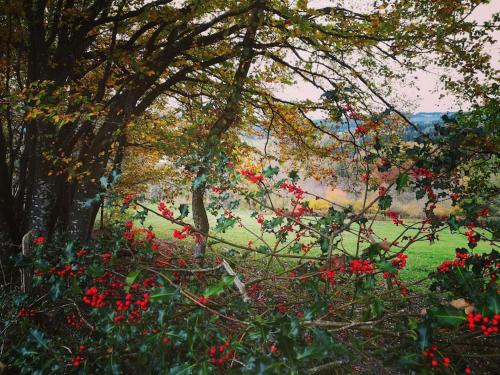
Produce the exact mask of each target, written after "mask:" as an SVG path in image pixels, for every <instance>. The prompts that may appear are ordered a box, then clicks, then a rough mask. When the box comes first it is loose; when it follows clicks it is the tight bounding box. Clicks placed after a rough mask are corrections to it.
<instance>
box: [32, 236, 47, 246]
mask: <svg viewBox="0 0 500 375" xmlns="http://www.w3.org/2000/svg"><path fill="white" fill-rule="evenodd" d="M44 243H45V237H42V236H40V237H37V238H35V241H34V244H35V245H43V244H44Z"/></svg>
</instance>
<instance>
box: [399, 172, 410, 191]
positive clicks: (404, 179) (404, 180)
mask: <svg viewBox="0 0 500 375" xmlns="http://www.w3.org/2000/svg"><path fill="white" fill-rule="evenodd" d="M408 181H410V176H409V175H408V173H400V174H398V177H397V178H396V190H397V191H402V190H403V189H404V188H405V187H406V186H408Z"/></svg>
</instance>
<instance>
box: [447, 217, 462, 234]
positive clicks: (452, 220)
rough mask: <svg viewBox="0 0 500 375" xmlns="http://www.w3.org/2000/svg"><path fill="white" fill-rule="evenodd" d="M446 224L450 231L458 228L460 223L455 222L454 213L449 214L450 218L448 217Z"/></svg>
mask: <svg viewBox="0 0 500 375" xmlns="http://www.w3.org/2000/svg"><path fill="white" fill-rule="evenodd" d="M448 225H449V226H450V230H451V231H452V232H454V231H456V230H458V229H459V228H460V225H459V224H458V222H457V217H456V216H455V215H450V218H449V219H448Z"/></svg>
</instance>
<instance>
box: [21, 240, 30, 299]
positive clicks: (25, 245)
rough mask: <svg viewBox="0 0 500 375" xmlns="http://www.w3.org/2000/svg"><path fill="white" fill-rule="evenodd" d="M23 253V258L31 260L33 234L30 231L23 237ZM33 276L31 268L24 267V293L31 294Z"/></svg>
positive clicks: (22, 272) (22, 273)
mask: <svg viewBox="0 0 500 375" xmlns="http://www.w3.org/2000/svg"><path fill="white" fill-rule="evenodd" d="M22 253H23V257H25V258H28V259H31V256H32V255H33V232H32V231H29V232H28V233H26V234H25V235H24V236H23V241H22ZM32 281H33V279H32V275H31V267H23V268H21V287H22V290H23V293H28V294H29V293H31V290H32V285H33V284H32Z"/></svg>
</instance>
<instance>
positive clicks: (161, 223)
mask: <svg viewBox="0 0 500 375" xmlns="http://www.w3.org/2000/svg"><path fill="white" fill-rule="evenodd" d="M151 208H152V209H154V208H155V206H154V205H151ZM250 213H251V211H246V210H241V211H238V212H237V213H236V214H237V215H238V216H239V217H241V219H242V222H243V224H244V226H245V227H247V228H248V229H249V230H251V231H252V232H254V233H257V234H260V224H258V223H257V221H256V220H255V218H252V217H251V216H250ZM209 220H210V225H211V228H212V232H213V234H215V235H216V236H218V237H221V238H223V239H225V240H227V241H230V242H232V243H236V244H240V245H245V246H246V245H247V244H248V241H249V240H252V241H253V242H254V246H258V245H259V241H258V240H256V239H255V236H254V235H252V234H251V233H249V232H248V231H247V230H246V229H245V228H243V227H239V226H238V225H235V227H234V228H232V229H230V230H228V231H227V232H226V233H217V232H215V231H214V230H213V229H214V228H215V224H216V218H215V217H213V216H210V217H209ZM186 221H187V222H189V220H186ZM144 224H145V226H152V227H153V229H154V230H155V233H156V234H157V236H158V237H159V238H164V239H169V240H171V239H173V237H172V232H173V230H174V229H179V227H178V226H177V225H175V224H172V223H170V222H168V221H167V220H165V219H163V218H161V217H158V216H156V215H153V214H151V213H150V214H149V215H148V217H147V219H146V221H145V223H144ZM353 229H356V227H353ZM373 229H374V231H375V233H376V234H377V235H379V236H380V237H382V238H387V240H388V241H392V240H393V239H395V238H396V237H397V236H398V235H399V233H401V230H402V228H401V227H398V226H396V225H395V224H393V223H392V222H390V221H377V222H375V223H374V226H373ZM264 240H265V241H266V242H267V243H268V244H270V245H271V246H272V245H273V244H274V243H275V238H274V236H273V235H271V234H265V235H264ZM189 241H192V240H190V239H186V240H183V242H185V243H189ZM342 243H343V246H344V248H345V249H346V250H347V251H349V252H350V253H353V254H354V253H355V251H356V236H355V235H354V234H351V233H346V234H345V235H344V236H343V241H342ZM364 246H366V244H364ZM457 247H467V241H466V238H465V236H463V235H460V234H454V233H450V231H449V230H448V229H445V230H443V231H442V232H440V233H439V240H438V241H435V242H434V243H432V244H431V243H429V241H421V242H417V243H415V244H413V245H411V246H410V247H409V249H408V251H407V254H408V262H407V266H406V268H405V269H404V270H403V271H402V272H401V276H402V278H403V279H404V280H407V281H410V280H419V279H421V278H424V277H425V276H426V275H427V274H428V273H429V272H430V271H432V270H435V269H436V266H437V265H439V264H441V263H442V262H443V261H444V260H448V259H452V258H454V256H455V249H456V248H457ZM215 248H230V246H229V245H226V244H220V245H219V246H215ZM361 248H363V244H362V247H361ZM475 251H476V252H488V251H490V248H489V247H488V245H487V243H485V242H482V243H480V245H479V246H478V247H476V248H475ZM308 255H319V250H311V252H310V253H309V254H308Z"/></svg>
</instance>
